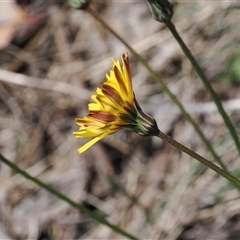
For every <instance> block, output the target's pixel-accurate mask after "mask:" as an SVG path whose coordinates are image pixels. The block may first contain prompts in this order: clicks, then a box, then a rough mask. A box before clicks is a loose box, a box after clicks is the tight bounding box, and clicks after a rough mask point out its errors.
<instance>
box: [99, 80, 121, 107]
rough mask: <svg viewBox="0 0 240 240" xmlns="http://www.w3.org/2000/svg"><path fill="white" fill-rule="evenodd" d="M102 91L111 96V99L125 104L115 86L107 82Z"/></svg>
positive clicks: (119, 103)
mask: <svg viewBox="0 0 240 240" xmlns="http://www.w3.org/2000/svg"><path fill="white" fill-rule="evenodd" d="M102 92H103V94H105V96H107V97H109V98H110V99H113V100H114V101H115V102H116V103H117V104H118V105H119V106H123V105H124V102H123V100H122V98H121V96H119V94H118V92H117V91H116V90H115V89H114V88H113V87H111V86H109V85H107V84H103V87H102Z"/></svg>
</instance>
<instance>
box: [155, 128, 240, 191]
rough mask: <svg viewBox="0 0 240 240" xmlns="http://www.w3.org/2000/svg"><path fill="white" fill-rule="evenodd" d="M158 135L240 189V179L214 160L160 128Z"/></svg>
mask: <svg viewBox="0 0 240 240" xmlns="http://www.w3.org/2000/svg"><path fill="white" fill-rule="evenodd" d="M157 136H158V137H159V138H161V139H162V140H164V141H166V142H168V143H169V144H171V145H172V146H174V147H176V148H178V149H179V150H181V151H183V152H185V153H186V154H187V155H189V156H191V157H193V158H195V159H196V160H198V161H199V162H200V163H202V164H204V165H205V166H207V167H209V168H211V169H212V170H213V171H215V172H216V173H218V174H220V175H221V176H223V177H224V178H226V179H228V180H229V181H230V182H231V183H233V184H234V185H236V187H237V188H238V189H239V190H240V180H238V179H237V178H235V177H234V176H232V175H231V174H229V173H228V172H226V171H224V170H223V169H221V168H219V167H218V166H216V165H215V164H213V163H212V162H210V161H208V160H207V159H206V158H204V157H202V156H200V155H199V154H197V153H195V152H194V151H192V150H191V149H189V148H187V147H185V146H184V145H182V144H181V143H179V142H177V141H176V140H174V139H173V138H171V137H169V136H168V135H166V134H165V133H163V132H161V131H160V130H159V133H158V135H157Z"/></svg>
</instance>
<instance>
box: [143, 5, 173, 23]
mask: <svg viewBox="0 0 240 240" xmlns="http://www.w3.org/2000/svg"><path fill="white" fill-rule="evenodd" d="M146 2H147V4H148V7H149V10H150V12H151V14H152V17H153V18H154V19H155V20H157V21H159V22H165V21H166V20H170V19H171V18H172V15H173V5H172V4H171V3H170V2H169V1H168V0H146Z"/></svg>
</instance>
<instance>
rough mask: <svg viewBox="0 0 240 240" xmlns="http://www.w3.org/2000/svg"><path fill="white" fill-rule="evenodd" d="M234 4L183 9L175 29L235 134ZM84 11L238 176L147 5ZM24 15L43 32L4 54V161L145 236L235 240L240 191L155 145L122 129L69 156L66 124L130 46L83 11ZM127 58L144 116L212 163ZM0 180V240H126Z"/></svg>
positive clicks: (73, 144)
mask: <svg viewBox="0 0 240 240" xmlns="http://www.w3.org/2000/svg"><path fill="white" fill-rule="evenodd" d="M234 6H236V3H234V2H215V3H214V2H211V3H207V4H206V2H184V3H179V4H178V5H177V6H176V9H175V16H174V19H173V21H174V22H175V24H176V26H177V29H178V30H179V32H180V33H181V35H182V37H183V38H184V40H185V41H186V42H187V44H188V45H189V46H190V48H191V49H192V51H193V53H194V55H195V56H196V58H197V59H198V61H199V62H200V63H202V66H203V68H204V70H205V72H206V74H207V75H208V77H209V79H210V80H211V82H212V84H213V87H214V89H215V90H216V92H217V93H218V95H219V96H220V97H221V99H222V100H223V101H225V108H226V110H227V112H228V113H229V116H230V117H231V120H232V121H233V123H234V124H235V125H236V126H238V125H239V121H240V114H239V109H240V94H239V84H238V83H234V82H232V81H231V79H230V80H229V82H228V83H222V82H221V81H220V80H219V76H220V74H221V73H222V72H223V71H227V70H228V69H226V61H227V59H228V57H229V56H230V55H232V54H233V53H236V52H238V51H239V50H238V49H239V39H240V36H239V24H238V23H239V21H240V15H239V10H238V8H234ZM0 7H1V5H0ZM91 7H92V8H94V9H95V10H96V11H97V12H98V13H99V15H100V16H101V17H102V18H103V19H104V20H105V21H107V22H108V23H109V24H110V25H111V26H112V27H113V28H114V29H115V30H116V31H117V32H118V33H119V34H120V35H121V36H123V37H124V38H125V39H126V40H127V41H128V42H129V43H131V45H132V46H133V47H134V48H135V49H136V50H137V52H139V53H140V54H141V55H142V56H144V57H145V58H146V59H147V60H148V62H149V64H150V65H151V66H152V67H153V68H154V69H155V70H156V71H157V72H158V73H159V75H160V76H161V77H163V78H164V81H165V82H166V83H168V86H169V87H170V89H171V90H172V91H173V92H174V93H175V94H176V95H177V97H178V98H179V99H180V100H181V102H182V103H183V105H184V106H185V107H186V109H187V110H188V111H189V112H190V114H191V116H192V117H193V118H194V119H195V121H196V122H198V124H199V126H200V128H201V129H202V130H203V132H204V133H205V135H206V136H207V138H208V139H209V140H210V141H211V142H212V143H213V146H214V147H215V148H216V150H217V152H218V154H219V155H221V157H222V159H223V161H224V163H225V164H226V165H227V166H228V168H229V169H231V170H235V169H238V166H239V156H238V155H237V152H236V150H235V146H234V144H233V142H232V140H231V138H230V137H229V136H228V131H227V130H226V128H225V126H224V124H223V121H222V119H221V117H220V116H219V114H218V112H217V110H216V107H215V106H214V104H213V103H212V102H211V99H210V98H209V96H208V94H207V93H206V91H205V90H204V88H203V86H202V84H201V81H200V80H199V79H198V77H197V76H196V74H195V73H194V72H193V71H192V69H191V66H190V63H189V61H188V60H187V59H186V57H185V56H184V55H183V53H182V51H181V49H180V48H179V46H178V45H177V43H176V41H175V40H174V39H173V38H172V37H171V35H170V33H169V31H168V30H167V29H165V27H164V25H163V24H160V23H157V22H155V21H154V20H152V19H151V17H150V16H149V10H148V8H147V5H146V4H145V2H138V1H126V2H105V3H104V2H103V3H100V2H99V1H97V2H95V1H92V4H91ZM238 7H239V6H238ZM29 9H30V12H31V11H32V12H37V13H38V14H40V15H41V16H42V17H43V21H42V23H41V25H37V26H36V27H31V28H20V29H19V30H18V32H17V34H16V36H15V39H14V40H13V42H12V43H11V44H10V45H9V46H8V47H7V48H5V49H3V50H2V51H1V52H0V68H1V69H0V150H1V152H2V153H3V154H4V155H5V157H7V158H8V159H11V160H12V161H13V162H15V163H17V164H18V165H19V166H20V167H22V168H24V169H26V170H27V171H28V172H29V173H30V174H32V175H34V176H36V177H38V178H40V179H41V180H43V181H44V182H46V183H48V184H50V185H52V186H54V187H56V188H57V189H59V190H60V191H62V192H63V193H66V194H67V195H68V196H69V197H71V198H72V199H74V200H75V201H77V202H79V203H82V204H84V205H85V206H87V207H89V208H90V209H92V210H93V211H96V212H98V213H99V214H101V215H103V216H105V217H106V218H107V219H108V220H109V221H111V222H112V223H114V224H117V225H118V226H120V227H122V228H123V229H125V230H126V231H129V232H130V233H132V234H133V235H136V236H138V237H139V238H141V239H161V240H162V239H178V240H192V239H209V240H210V239H218V240H220V239H239V237H238V236H237V234H239V232H240V214H239V211H240V202H239V201H240V200H239V192H237V190H235V189H231V188H227V187H226V181H225V180H224V179H223V178H222V177H219V176H217V175H216V174H215V173H214V172H213V171H211V170H208V169H205V168H204V167H203V166H200V165H199V164H198V163H197V162H196V161H195V160H193V159H191V158H190V157H188V156H186V155H185V154H182V153H180V152H179V151H178V150H175V149H173V148H172V147H171V146H169V145H167V144H165V143H163V142H161V141H160V140H158V139H155V138H150V137H149V138H142V137H140V136H138V135H136V134H134V133H131V132H124V131H122V132H119V133H117V134H115V135H112V136H109V137H108V138H106V139H104V140H103V141H101V142H100V143H98V144H96V145H95V146H93V147H92V148H91V149H89V150H88V151H87V152H86V153H84V154H82V155H79V154H78V153H77V149H78V148H79V147H80V146H81V145H82V144H83V143H84V140H83V141H81V140H76V139H75V138H74V137H73V135H72V132H73V131H75V130H77V126H76V125H75V124H74V118H75V117H81V116H84V115H85V114H86V113H87V103H88V101H89V100H90V95H91V93H93V92H94V91H95V88H96V87H97V86H99V85H101V83H102V82H103V81H104V79H105V74H106V73H107V72H108V71H109V69H110V68H111V65H112V63H111V57H112V56H114V57H115V58H117V59H118V58H120V56H121V54H122V52H126V51H127V49H126V48H125V46H123V45H122V44H121V43H120V42H119V41H118V40H117V39H115V38H114V37H113V36H112V35H110V34H109V33H108V32H107V31H106V30H104V29H103V28H102V27H101V25H100V24H99V23H98V22H96V21H95V20H94V19H93V18H92V17H91V15H89V14H88V13H87V12H84V11H77V10H74V9H72V8H70V7H67V6H63V5H61V4H56V3H46V2H45V3H44V2H43V1H36V2H35V3H32V4H31V5H30V6H29ZM130 59H131V66H132V73H133V81H134V82H133V84H134V89H135V92H136V96H137V99H138V100H139V102H140V103H141V105H142V107H143V109H144V110H145V111H146V112H149V113H151V114H152V115H153V116H154V117H155V118H156V120H157V122H158V126H159V127H160V129H161V130H162V131H163V132H165V133H168V134H170V135H171V136H172V137H174V138H175V139H176V140H178V141H180V142H181V143H183V144H185V145H186V146H188V147H190V148H191V149H193V150H194V151H196V152H198V153H200V154H202V155H204V156H206V157H208V158H209V159H212V157H211V155H210V154H209V153H207V152H206V149H205V146H204V145H203V143H202V142H201V141H200V140H199V138H198V136H197V135H196V133H195V132H194V130H193V129H192V127H191V126H190V125H189V123H188V122H186V121H185V120H184V119H183V118H182V116H181V115H180V112H179V111H178V109H177V108H176V107H175V106H174V104H173V103H172V102H171V101H170V100H169V98H168V97H167V95H166V94H165V93H164V92H162V91H161V89H160V88H159V86H158V84H157V83H156V82H154V81H153V80H152V79H151V78H150V77H149V74H148V72H147V71H146V69H144V67H143V66H142V65H141V64H140V63H138V62H136V60H135V59H134V58H132V57H131V56H130ZM238 129H240V128H238ZM0 181H1V185H0V216H1V217H0V239H39V240H40V239H41V240H43V239H59V240H60V239H120V238H121V239H122V237H121V236H119V235H116V234H115V233H114V232H112V231H111V230H110V229H108V228H107V227H105V226H102V225H98V224H96V223H95V222H94V221H92V220H91V219H89V218H88V217H86V216H84V215H82V214H81V213H79V212H77V211H76V210H74V209H72V208H71V207H69V206H68V205H67V204H65V203H63V202H61V201H60V200H58V199H56V198H55V197H53V196H51V195H50V194H48V193H46V192H45V191H44V190H42V189H39V187H37V186H36V185H34V184H32V183H31V182H28V181H27V180H25V179H23V178H22V177H21V176H19V175H16V174H15V173H14V172H12V171H11V170H10V169H9V168H8V167H6V166H4V165H1V168H0ZM224 186H225V188H226V190H224V189H223V187H224ZM223 190H224V191H223ZM233 236H235V238H233ZM231 237H232V238H231Z"/></svg>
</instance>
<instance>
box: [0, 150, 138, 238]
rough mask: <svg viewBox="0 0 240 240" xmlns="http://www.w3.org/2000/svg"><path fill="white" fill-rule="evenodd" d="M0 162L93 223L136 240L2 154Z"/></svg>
mask: <svg viewBox="0 0 240 240" xmlns="http://www.w3.org/2000/svg"><path fill="white" fill-rule="evenodd" d="M0 161H1V162H3V163H5V164H6V165H8V166H9V167H10V168H11V169H12V170H14V171H15V172H17V173H19V174H20V175H22V176H23V177H25V178H26V179H28V180H30V181H32V182H34V183H36V184H37V185H38V186H40V187H41V188H44V189H45V190H46V191H48V192H49V193H51V194H53V195H55V196H56V197H57V198H59V199H61V200H63V201H64V202H67V203H68V204H69V205H71V206H72V207H74V208H76V209H78V210H79V211H81V212H82V213H84V214H86V215H88V216H89V217H91V218H92V219H94V220H95V221H97V222H99V223H101V224H103V225H106V226H108V227H109V228H111V229H112V230H113V231H115V232H117V233H119V234H121V235H122V236H124V237H127V238H129V239H132V240H138V238H137V237H135V236H133V235H131V234H129V233H127V232H125V231H124V230H123V229H121V228H119V227H118V226H116V225H113V224H111V223H110V222H108V221H107V220H106V219H105V218H103V217H101V216H99V215H97V214H96V213H93V212H92V211H90V210H88V209H87V208H85V207H84V206H83V205H80V204H78V203H76V202H74V201H73V200H71V199H70V198H68V197H67V196H66V195H64V194H62V193H61V192H59V191H57V190H56V189H54V188H53V187H51V186H49V185H47V184H46V183H44V182H42V181H40V180H39V179H37V178H35V177H33V176H31V175H29V174H28V173H27V172H25V171H24V170H22V169H21V168H19V167H18V166H17V165H16V164H14V163H12V162H10V161H9V160H7V159H6V158H5V157H3V156H2V154H0Z"/></svg>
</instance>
